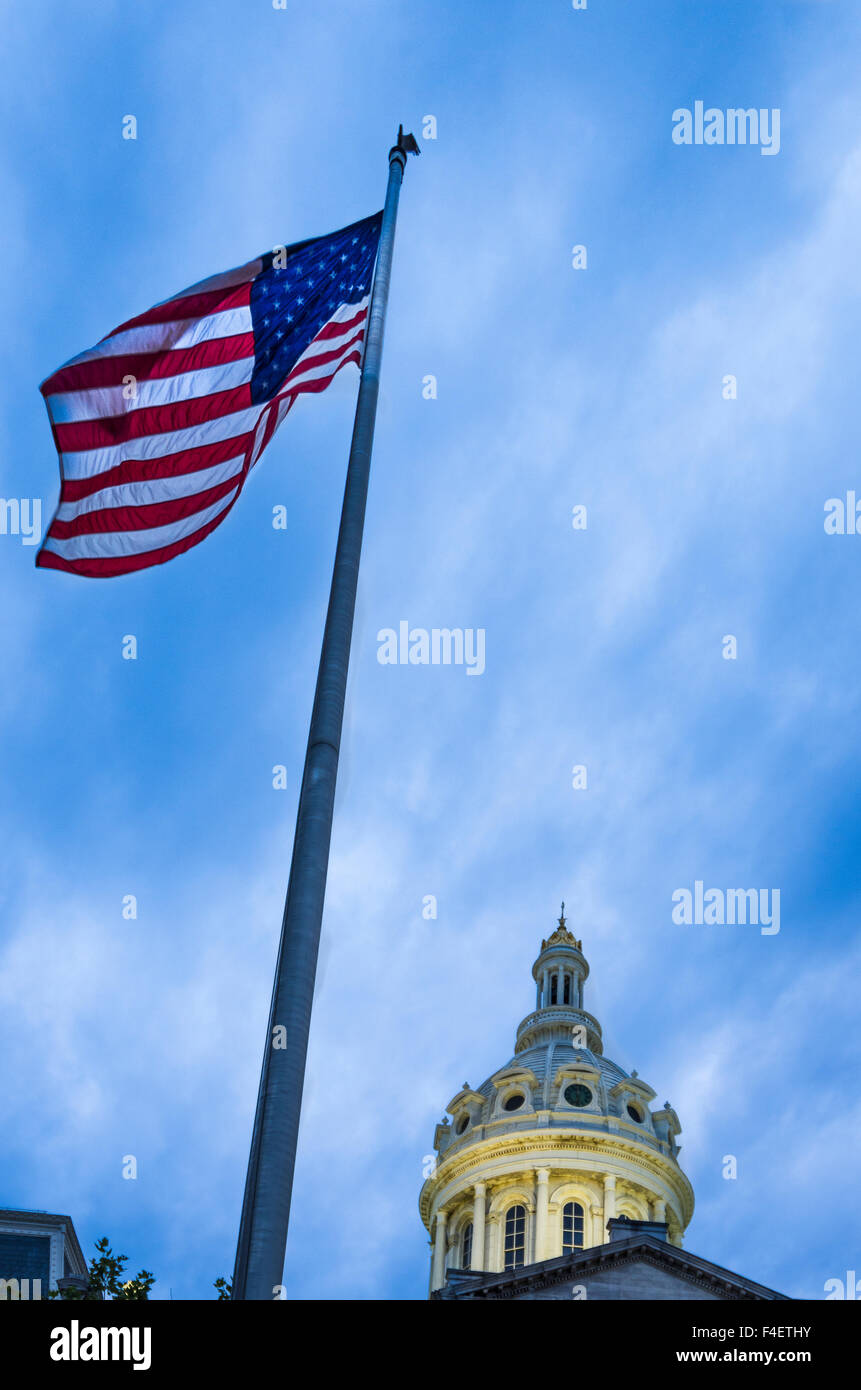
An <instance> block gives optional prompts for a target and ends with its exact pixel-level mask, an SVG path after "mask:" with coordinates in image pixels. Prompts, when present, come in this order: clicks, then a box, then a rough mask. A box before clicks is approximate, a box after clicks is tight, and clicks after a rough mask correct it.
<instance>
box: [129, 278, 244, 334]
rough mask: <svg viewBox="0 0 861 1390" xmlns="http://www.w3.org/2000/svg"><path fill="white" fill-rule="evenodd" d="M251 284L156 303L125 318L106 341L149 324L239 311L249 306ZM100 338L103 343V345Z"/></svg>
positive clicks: (206, 291)
mask: <svg viewBox="0 0 861 1390" xmlns="http://www.w3.org/2000/svg"><path fill="white" fill-rule="evenodd" d="M250 286H251V282H250V280H246V281H244V282H243V283H242V284H241V285H237V286H236V287H235V288H234V289H227V290H224V289H219V290H205V291H204V293H203V294H189V295H186V296H185V297H184V298H182V297H180V298H179V299H169V300H168V301H167V303H166V304H156V305H154V307H153V308H152V309H147V311H146V313H145V314H137V315H136V317H135V318H133V319H126V321H125V323H121V324H120V325H119V327H118V328H114V329H112V331H111V332H110V333H108V334H107V338H115V337H116V335H117V334H118V333H125V332H126V330H127V329H129V328H143V327H144V326H145V325H146V324H148V323H172V322H173V320H174V319H203V318H206V317H207V315H208V314H214V313H216V312H217V311H219V310H222V309H239V308H241V306H242V305H243V304H248V302H249V300H250V297H251V289H250ZM107 338H103V339H102V342H106V341H107Z"/></svg>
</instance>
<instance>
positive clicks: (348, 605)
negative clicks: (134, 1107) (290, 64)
mask: <svg viewBox="0 0 861 1390" xmlns="http://www.w3.org/2000/svg"><path fill="white" fill-rule="evenodd" d="M408 152H414V153H418V146H417V145H416V142H415V140H414V139H413V137H412V136H411V135H408V136H404V134H403V127H401V129H400V130H399V131H398V143H397V144H396V145H395V146H394V147H393V148H392V149H391V150H390V151H389V181H388V187H387V189H386V202H385V207H384V210H383V220H382V226H381V229H380V243H379V249H378V252H377V268H376V273H375V275H374V284H373V290H372V292H371V303H370V309H369V311H368V326H367V333H366V337H365V350H364V355H363V359H362V375H361V381H360V383H359V398H358V401H357V402H356V418H355V422H354V425H353V438H352V443H351V445H350V461H349V465H348V467H347V483H346V487H345V489H344V502H343V506H342V509H341V525H340V529H339V532H338V547H337V550H336V552H335V566H334V570H333V573H332V587H331V590H330V593H329V608H328V612H327V614H326V626H325V629H324V632H323V646H322V651H321V653H320V666H319V670H318V673H317V688H316V691H315V694H314V708H313V712H312V715H311V728H310V732H309V734H308V748H307V751H306V753H305V770H304V772H303V775H302V790H301V792H300V796H299V810H298V814H297V817H296V833H295V836H294V839H293V858H292V862H291V865H290V879H289V882H288V886H287V901H286V904H285V907H284V917H283V921H282V925H281V942H280V945H279V948H278V962H277V965H276V969H275V984H274V987H273V990H272V1003H271V1006H270V1011H269V1026H268V1029H267V1035H266V1046H265V1050H264V1055H263V1066H262V1070H261V1075H260V1088H259V1091H258V1096H257V1111H256V1114H255V1117H254V1129H253V1132H252V1137H251V1152H250V1155H249V1159H248V1173H247V1176H246V1180H245V1196H244V1199H243V1203H242V1218H241V1221H240V1226H239V1240H238V1243H237V1248H236V1265H235V1267H234V1272H233V1298H234V1299H272V1298H277V1297H278V1290H279V1288H280V1285H281V1279H282V1275H283V1271H284V1254H285V1249H286V1245H287V1227H288V1223H289V1219H290V1198H291V1194H292V1190H293V1171H294V1168H295V1164H296V1141H297V1137H298V1133H299V1115H300V1111H301V1108H302V1087H303V1084H304V1080H305V1058H306V1055H307V1051H308V1034H309V1030H310V1024H311V1005H312V1002H313V998H314V981H315V976H316V972H317V952H318V949H319V945H320V925H321V922H322V919H323V901H324V898H325V894H326V873H327V870H328V865H329V842H330V840H331V835H332V810H333V806H334V802H335V781H336V778H337V774H338V753H339V749H340V744H341V725H342V722H343V717H344V701H345V698H346V689H347V670H348V667H349V662H350V641H351V638H352V633H353V613H354V610H355V606H356V586H357V584H358V579H359V559H360V556H361V551H362V531H363V528H364V521H365V503H366V501H367V496H368V476H369V473H370V466H371V446H372V444H373V439H374V423H375V420H376V414H377V396H378V393H379V386H380V363H381V360H382V354H383V332H384V328H385V319H386V305H387V302H388V297H389V282H390V279H391V269H392V252H393V249H394V241H395V224H396V221H397V213H398V198H399V195H400V188H401V182H402V179H403V175H404V169H405V168H406V163H407V153H408ZM276 1035H277V1036H276Z"/></svg>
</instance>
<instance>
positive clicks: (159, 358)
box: [39, 333, 254, 396]
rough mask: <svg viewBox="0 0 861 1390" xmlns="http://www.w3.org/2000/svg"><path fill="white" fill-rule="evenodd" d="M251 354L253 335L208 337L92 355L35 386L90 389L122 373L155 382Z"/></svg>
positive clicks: (54, 391) (113, 382) (55, 390)
mask: <svg viewBox="0 0 861 1390" xmlns="http://www.w3.org/2000/svg"><path fill="white" fill-rule="evenodd" d="M253 356H254V334H253V333H234V334H232V335H231V336H230V337H229V338H211V339H210V340H209V341H208V342H205V343H197V344H195V346H194V347H188V348H170V349H168V350H166V351H165V350H163V351H161V352H130V353H127V354H126V355H125V356H123V357H94V358H93V359H92V361H90V362H77V363H75V364H74V365H73V366H71V367H61V368H60V370H59V371H57V372H55V373H54V375H53V376H49V377H48V379H47V381H43V382H42V385H41V387H40V388H39V389H40V391H41V392H42V395H43V396H55V395H58V394H59V393H60V392H66V391H94V390H98V389H99V388H100V387H103V386H122V384H123V377H125V376H133V377H136V378H137V380H138V381H157V380H163V379H164V378H165V377H169V376H178V375H179V373H180V372H197V371H200V370H201V369H202V368H204V367H221V366H223V365H224V363H225V362H239V361H241V359H242V358H243V357H253Z"/></svg>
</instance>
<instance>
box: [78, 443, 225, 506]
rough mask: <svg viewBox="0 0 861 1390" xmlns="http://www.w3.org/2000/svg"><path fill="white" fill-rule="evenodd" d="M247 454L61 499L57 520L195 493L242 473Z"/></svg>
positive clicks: (146, 504) (168, 500) (148, 503)
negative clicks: (72, 499) (69, 499)
mask: <svg viewBox="0 0 861 1390" xmlns="http://www.w3.org/2000/svg"><path fill="white" fill-rule="evenodd" d="M244 461H245V455H244V454H239V455H237V457H236V458H232V459H228V460H227V461H226V462H225V463H216V464H214V465H213V467H212V468H200V469H198V471H197V472H196V473H181V474H179V476H178V477H175V478H147V479H146V480H145V481H141V482H137V483H119V484H118V485H117V486H116V487H105V488H102V490H101V492H94V493H92V494H91V495H90V496H89V497H81V498H79V500H78V501H77V502H61V503H60V505H59V507H58V508H57V517H56V519H57V521H74V519H75V517H78V516H82V515H83V514H84V513H85V512H99V511H101V510H102V508H104V507H147V506H149V505H151V503H153V502H170V501H173V499H174V498H176V497H193V496H194V494H195V493H198V492H206V490H207V488H211V487H216V486H217V485H218V483H223V482H226V481H227V479H228V478H232V477H234V476H235V475H236V474H237V473H241V471H242V465H243V463H244Z"/></svg>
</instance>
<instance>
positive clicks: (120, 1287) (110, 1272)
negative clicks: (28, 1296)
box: [48, 1236, 155, 1302]
mask: <svg viewBox="0 0 861 1390" xmlns="http://www.w3.org/2000/svg"><path fill="white" fill-rule="evenodd" d="M96 1250H97V1251H98V1254H97V1255H95V1256H94V1257H93V1259H92V1261H91V1262H90V1268H89V1272H88V1273H89V1282H88V1284H87V1287H86V1288H85V1289H55V1290H53V1291H52V1292H51V1293H49V1294H48V1297H49V1298H63V1299H88V1300H90V1301H93V1300H96V1299H104V1298H108V1299H115V1300H116V1301H117V1302H127V1301H133V1302H140V1301H141V1300H143V1299H148V1298H149V1291H150V1289H151V1288H152V1286H153V1284H154V1283H155V1275H154V1274H150V1272H149V1270H148V1269H142V1270H141V1271H140V1273H139V1274H137V1275H136V1276H135V1278H134V1279H124V1278H123V1275H124V1274H125V1268H126V1263H127V1261H128V1255H115V1254H114V1252H113V1250H112V1249H111V1246H110V1242H109V1240H108V1238H107V1236H102V1239H101V1240H97V1241H96Z"/></svg>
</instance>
